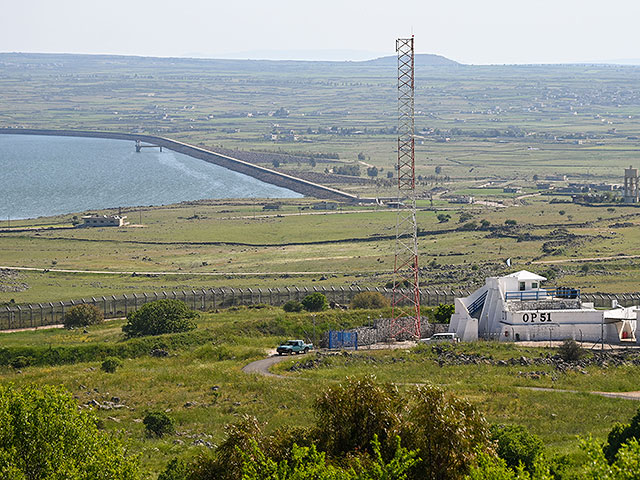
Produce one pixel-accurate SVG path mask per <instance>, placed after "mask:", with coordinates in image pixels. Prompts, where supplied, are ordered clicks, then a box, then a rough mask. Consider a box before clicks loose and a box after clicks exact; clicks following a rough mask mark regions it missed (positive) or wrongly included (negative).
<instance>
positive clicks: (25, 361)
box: [11, 355, 31, 369]
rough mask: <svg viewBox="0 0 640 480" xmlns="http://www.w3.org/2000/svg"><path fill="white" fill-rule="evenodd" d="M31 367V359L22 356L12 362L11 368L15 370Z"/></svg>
mask: <svg viewBox="0 0 640 480" xmlns="http://www.w3.org/2000/svg"><path fill="white" fill-rule="evenodd" d="M29 365H31V358H29V357H25V356H23V355H20V356H18V357H16V358H14V359H13V360H12V361H11V366H12V367H13V368H15V369H20V368H24V367H28V366H29Z"/></svg>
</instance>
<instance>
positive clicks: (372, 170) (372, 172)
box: [367, 167, 378, 178]
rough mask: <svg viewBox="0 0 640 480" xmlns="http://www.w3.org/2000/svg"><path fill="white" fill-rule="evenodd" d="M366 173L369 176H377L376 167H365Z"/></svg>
mask: <svg viewBox="0 0 640 480" xmlns="http://www.w3.org/2000/svg"><path fill="white" fill-rule="evenodd" d="M367 175H368V176H369V177H372V178H373V177H377V176H378V167H368V168H367Z"/></svg>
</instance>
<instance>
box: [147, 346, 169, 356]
mask: <svg viewBox="0 0 640 480" xmlns="http://www.w3.org/2000/svg"><path fill="white" fill-rule="evenodd" d="M149 354H150V355H151V356H152V357H160V358H161V357H168V356H169V352H167V351H166V350H164V349H162V348H154V349H153V350H151V352H149Z"/></svg>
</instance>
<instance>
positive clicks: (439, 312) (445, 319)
mask: <svg viewBox="0 0 640 480" xmlns="http://www.w3.org/2000/svg"><path fill="white" fill-rule="evenodd" d="M455 311H456V309H455V307H454V306H453V305H451V304H449V303H441V304H440V305H438V306H437V307H436V311H435V312H434V313H433V317H434V319H435V321H436V323H449V322H450V321H451V315H453V313H454V312H455Z"/></svg>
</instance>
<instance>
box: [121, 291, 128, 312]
mask: <svg viewBox="0 0 640 480" xmlns="http://www.w3.org/2000/svg"><path fill="white" fill-rule="evenodd" d="M122 296H123V297H124V316H125V317H126V316H127V313H128V312H127V301H128V300H129V299H128V298H127V296H126V295H125V294H124V293H123V294H122Z"/></svg>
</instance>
